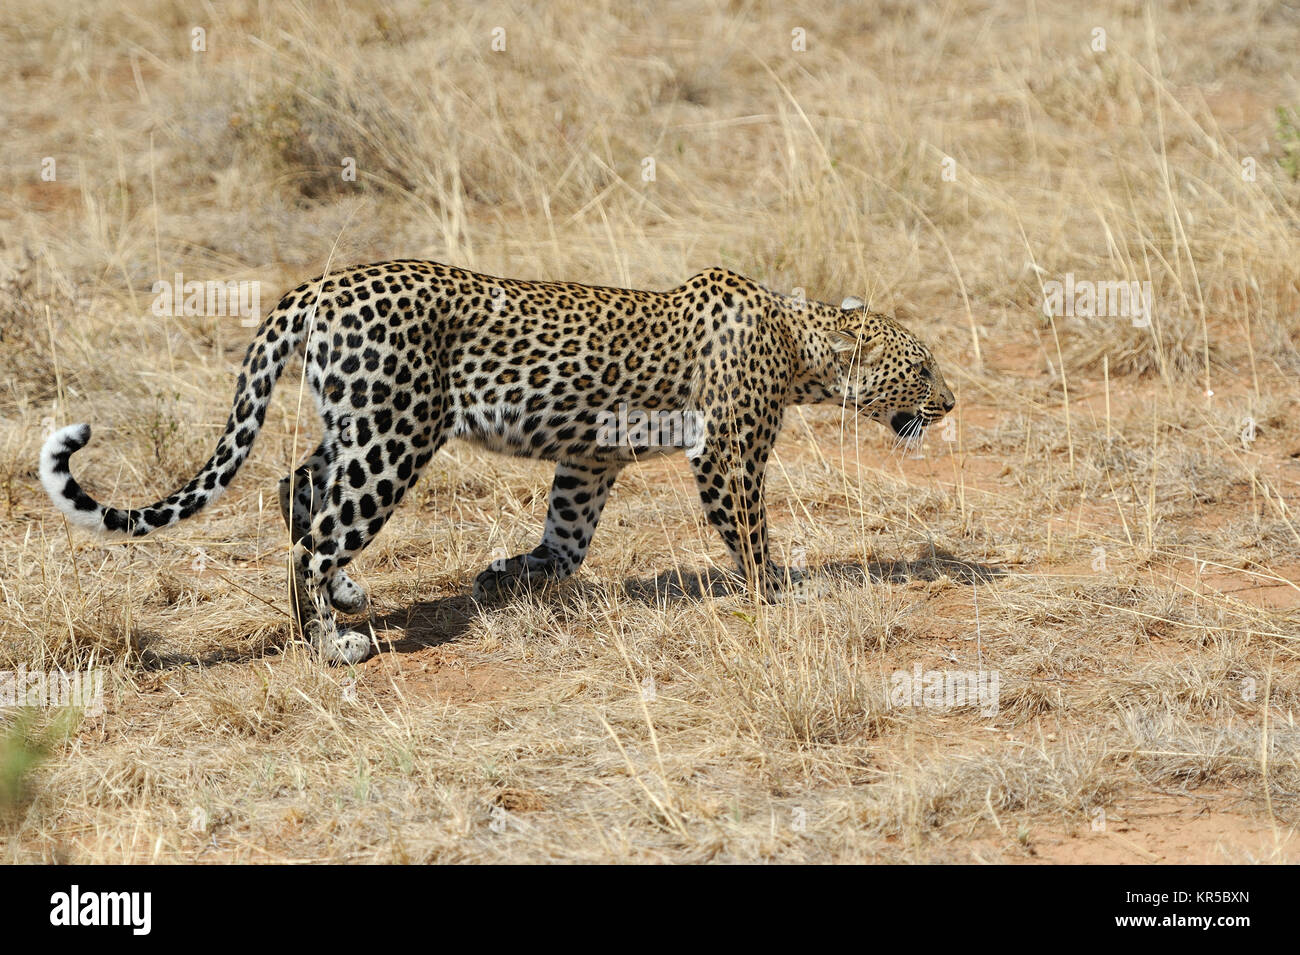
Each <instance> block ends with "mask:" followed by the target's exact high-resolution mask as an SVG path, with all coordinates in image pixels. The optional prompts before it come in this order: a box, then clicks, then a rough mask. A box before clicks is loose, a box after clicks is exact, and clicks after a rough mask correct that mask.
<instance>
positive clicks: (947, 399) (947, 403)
mask: <svg viewBox="0 0 1300 955" xmlns="http://www.w3.org/2000/svg"><path fill="white" fill-rule="evenodd" d="M940 403H941V404H942V405H943V413H944V414H947V413H948V412H949V411H951V410H952V409H953V408H955V407H957V401H956V399H954V398H953V396H952V395H944V396H943V398H942V399H941V401H940Z"/></svg>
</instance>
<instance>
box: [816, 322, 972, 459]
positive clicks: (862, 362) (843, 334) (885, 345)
mask: <svg viewBox="0 0 1300 955" xmlns="http://www.w3.org/2000/svg"><path fill="white" fill-rule="evenodd" d="M831 326H832V327H831V328H830V330H829V338H830V347H831V351H832V353H833V358H832V361H831V367H830V369H828V371H829V374H830V377H831V379H832V381H831V383H830V387H829V388H828V391H829V394H828V395H827V400H830V401H835V402H842V403H843V404H844V405H845V406H846V407H850V408H855V409H856V410H857V411H858V413H859V414H862V415H864V416H865V417H868V418H871V419H872V420H873V421H879V422H880V423H881V424H884V425H886V426H888V427H889V428H890V429H891V430H892V431H893V432H894V433H895V434H897V435H899V436H901V437H907V438H911V437H917V436H919V435H920V434H921V432H922V431H924V430H925V428H926V427H927V426H928V425H931V424H933V423H934V422H936V421H938V420H939V419H940V418H942V417H943V416H944V415H946V414H947V413H948V412H949V411H951V410H952V409H953V407H954V406H955V405H956V403H957V402H956V399H954V398H953V395H952V391H951V390H949V388H948V385H947V384H946V383H945V382H944V380H943V373H942V372H940V371H939V364H938V362H936V361H935V360H934V356H933V355H932V354H930V349H928V348H926V347H925V345H923V344H922V343H921V341H920V340H919V339H917V337H916V336H915V335H913V334H912V333H911V332H909V331H908V330H907V329H906V328H904V327H903V326H902V325H900V324H899V323H898V322H897V321H895V320H894V319H892V318H890V317H889V316H887V315H882V314H880V313H879V312H872V311H870V310H869V309H868V308H867V307H866V306H865V305H863V303H862V302H861V301H859V300H858V299H855V298H848V299H845V300H844V303H843V305H841V306H840V308H839V310H838V312H837V313H836V314H834V315H833V316H832V317H831Z"/></svg>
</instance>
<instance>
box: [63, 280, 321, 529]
mask: <svg viewBox="0 0 1300 955" xmlns="http://www.w3.org/2000/svg"><path fill="white" fill-rule="evenodd" d="M296 291H297V292H301V291H302V290H301V289H299V290H296ZM306 298H309V299H311V298H314V296H311V295H308V296H306ZM314 318H315V308H314V305H307V304H306V303H300V302H299V301H298V296H297V295H296V294H295V293H294V292H291V293H289V294H288V295H286V296H285V297H284V299H283V300H282V301H281V302H280V304H279V305H278V306H277V307H276V308H275V309H274V310H273V311H272V312H271V313H270V314H269V315H268V316H267V317H266V320H265V321H263V322H262V324H261V326H260V327H259V328H258V330H257V334H256V335H255V336H254V338H253V341H252V344H250V345H249V346H248V352H247V354H245V355H244V364H243V368H242V369H241V370H240V373H239V381H238V383H237V384H236V385H235V400H234V403H233V405H232V407H231V410H230V417H229V419H228V420H227V421H226V430H225V432H224V433H222V435H221V438H220V439H219V440H218V441H217V447H216V450H215V451H213V452H212V457H210V458H208V462H207V463H206V464H205V465H203V467H202V468H200V469H199V472H198V474H196V475H194V477H192V478H190V480H189V482H188V483H187V484H186V485H185V486H184V487H182V488H180V490H178V491H174V492H173V493H172V494H170V495H168V496H167V497H165V498H163V499H162V500H161V501H157V502H155V503H153V504H150V505H149V506H148V507H143V508H130V509H120V508H116V507H108V506H107V505H104V504H100V503H99V502H98V501H96V500H95V499H94V498H92V497H91V496H90V495H89V494H87V493H86V492H85V491H83V490H82V489H81V485H80V484H78V483H77V479H76V478H74V477H73V476H72V472H71V470H70V469H69V467H68V459H69V458H71V457H72V455H74V454H76V453H77V452H78V451H80V450H81V449H82V448H84V447H85V446H86V442H87V441H89V440H90V425H88V424H74V425H70V426H69V427H66V428H61V429H60V430H58V431H55V432H54V434H52V435H50V437H49V439H48V440H47V441H46V442H45V445H44V446H43V447H42V448H41V470H40V473H41V484H42V485H43V486H44V487H45V493H46V494H48V495H49V496H50V500H51V501H53V502H54V506H55V507H57V508H58V509H59V510H60V511H62V512H63V513H64V515H66V517H67V518H68V520H69V521H71V522H72V523H73V524H76V525H77V526H78V527H84V528H86V529H88V530H92V531H96V532H98V533H100V534H105V535H109V536H113V537H121V536H127V537H144V536H145V535H146V534H151V533H153V532H154V531H156V530H161V529H162V528H164V527H170V526H171V525H173V524H175V523H177V522H178V521H181V520H184V519H185V518H187V517H191V516H193V515H194V514H197V513H198V512H199V511H201V510H203V508H205V507H207V506H208V505H209V504H211V503H212V502H213V501H215V500H216V499H217V498H219V497H220V496H221V494H222V492H224V491H225V489H226V486H227V485H228V484H230V482H231V480H232V479H233V478H234V476H235V473H236V472H237V471H238V470H239V467H240V465H242V464H243V463H244V460H245V459H246V458H247V457H248V452H249V451H251V450H252V448H253V439H254V438H256V437H257V433H258V432H259V431H260V430H261V428H262V421H263V420H264V419H265V417H266V408H267V405H268V404H269V403H270V400H271V389H272V388H273V387H274V386H275V383H276V381H277V380H278V379H279V377H280V373H281V372H282V371H284V366H285V364H286V363H287V362H288V360H289V358H290V357H291V356H292V355H293V354H294V353H295V352H297V351H298V349H299V347H300V346H301V345H302V341H303V339H304V338H305V337H306V332H305V327H306V325H307V323H308V322H310V321H313V320H314Z"/></svg>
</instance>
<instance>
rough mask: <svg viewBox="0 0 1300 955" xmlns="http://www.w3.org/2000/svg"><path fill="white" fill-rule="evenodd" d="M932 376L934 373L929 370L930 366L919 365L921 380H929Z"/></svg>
mask: <svg viewBox="0 0 1300 955" xmlns="http://www.w3.org/2000/svg"><path fill="white" fill-rule="evenodd" d="M933 377H934V375H933V374H932V373H931V372H930V368H929V366H927V365H922V366H921V378H922V379H923V380H925V381H929V380H931V379H932V378H933Z"/></svg>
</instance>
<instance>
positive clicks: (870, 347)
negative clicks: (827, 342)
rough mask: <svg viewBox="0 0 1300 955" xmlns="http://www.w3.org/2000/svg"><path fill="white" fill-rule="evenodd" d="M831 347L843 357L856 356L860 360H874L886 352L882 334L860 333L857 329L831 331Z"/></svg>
mask: <svg viewBox="0 0 1300 955" xmlns="http://www.w3.org/2000/svg"><path fill="white" fill-rule="evenodd" d="M831 348H833V349H835V354H837V355H840V356H842V357H848V356H854V357H856V359H857V361H858V362H868V363H869V362H874V361H876V360H877V359H879V358H880V356H881V355H882V354H883V353H884V349H885V343H884V340H883V338H882V336H880V335H860V334H858V333H857V332H855V331H850V330H848V329H844V328H837V329H835V330H834V331H832V332H831Z"/></svg>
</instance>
